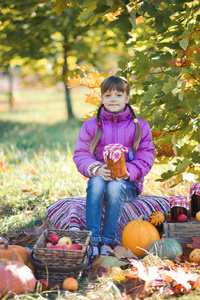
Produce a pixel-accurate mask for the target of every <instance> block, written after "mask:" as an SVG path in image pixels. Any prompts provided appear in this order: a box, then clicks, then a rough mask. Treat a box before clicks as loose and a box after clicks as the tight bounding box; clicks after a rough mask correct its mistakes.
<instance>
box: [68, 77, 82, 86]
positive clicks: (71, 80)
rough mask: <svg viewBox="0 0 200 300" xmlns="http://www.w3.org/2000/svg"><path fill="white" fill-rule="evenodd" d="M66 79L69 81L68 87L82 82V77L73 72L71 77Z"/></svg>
mask: <svg viewBox="0 0 200 300" xmlns="http://www.w3.org/2000/svg"><path fill="white" fill-rule="evenodd" d="M68 81H69V83H70V85H71V86H70V87H69V88H70V89H73V88H75V87H77V86H80V85H81V84H82V78H81V76H80V75H79V74H74V77H73V78H68Z"/></svg>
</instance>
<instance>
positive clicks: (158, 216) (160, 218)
mask: <svg viewBox="0 0 200 300" xmlns="http://www.w3.org/2000/svg"><path fill="white" fill-rule="evenodd" d="M164 221H165V216H164V214H163V213H162V212H161V211H154V212H152V214H151V215H150V217H149V222H150V223H151V224H153V225H154V226H160V225H162V224H163V222H164Z"/></svg>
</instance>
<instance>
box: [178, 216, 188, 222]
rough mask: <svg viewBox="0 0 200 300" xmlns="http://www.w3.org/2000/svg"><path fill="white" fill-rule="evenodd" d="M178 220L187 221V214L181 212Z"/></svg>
mask: <svg viewBox="0 0 200 300" xmlns="http://www.w3.org/2000/svg"><path fill="white" fill-rule="evenodd" d="M177 221H178V222H187V216H186V215H184V214H180V215H179V216H178V218H177Z"/></svg>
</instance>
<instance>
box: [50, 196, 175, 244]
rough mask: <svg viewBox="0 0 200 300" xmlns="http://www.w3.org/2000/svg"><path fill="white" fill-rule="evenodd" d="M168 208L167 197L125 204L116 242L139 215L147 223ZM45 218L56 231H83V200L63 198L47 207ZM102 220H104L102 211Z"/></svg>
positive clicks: (150, 197) (148, 197)
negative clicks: (155, 212)
mask: <svg viewBox="0 0 200 300" xmlns="http://www.w3.org/2000/svg"><path fill="white" fill-rule="evenodd" d="M104 208H105V207H104ZM169 208H170V202H169V198H167V197H158V196H151V195H150V196H146V195H140V196H138V197H137V198H135V200H133V201H131V202H126V203H125V204H124V208H123V212H122V215H121V218H120V221H119V225H118V228H117V234H116V242H117V243H119V244H121V236H122V231H123V229H124V227H125V226H126V224H127V223H128V222H129V221H132V220H135V219H137V218H138V217H139V216H140V215H141V214H143V215H144V218H145V220H147V221H148V220H149V216H150V215H151V213H152V212H153V211H161V212H163V213H164V212H165V211H166V210H168V209H169ZM47 217H48V218H49V220H50V222H51V223H52V225H53V226H54V227H55V228H57V229H72V228H73V229H76V228H77V229H80V230H84V229H85V198H81V197H79V198H65V199H60V200H58V201H57V202H55V203H53V204H51V205H50V206H49V207H47ZM102 219H104V209H103V216H102ZM102 223H103V222H102ZM101 227H102V224H101ZM101 230H102V228H101Z"/></svg>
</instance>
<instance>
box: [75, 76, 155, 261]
mask: <svg viewBox="0 0 200 300" xmlns="http://www.w3.org/2000/svg"><path fill="white" fill-rule="evenodd" d="M129 93H130V87H129V84H128V82H127V81H126V80H125V79H124V78H122V77H118V76H109V77H108V78H106V79H105V80H104V81H103V82H102V84H101V98H102V104H101V105H100V107H99V108H98V111H97V116H96V117H93V118H91V119H89V120H87V121H86V122H85V123H84V124H83V126H82V128H81V130H80V134H79V138H78V141H77V144H76V147H75V151H74V157H73V159H74V162H75V164H76V166H77V169H78V171H79V172H80V173H81V174H83V175H84V176H85V177H88V178H89V182H88V186H87V196H86V230H91V231H92V242H93V254H94V255H98V254H108V253H107V247H105V245H108V246H110V247H113V246H114V245H115V234H116V230H117V226H118V222H119V219H120V216H121V214H122V210H123V205H124V202H125V201H131V200H133V199H134V198H135V197H137V196H138V195H139V194H141V192H142V190H143V181H144V176H145V175H147V174H148V173H149V171H150V169H151V167H152V166H153V163H154V145H153V143H152V134H151V130H150V127H149V125H148V123H147V122H145V121H144V120H142V119H140V118H136V116H135V113H134V111H133V109H132V107H131V106H130V104H129V99H130V94H129ZM115 143H118V144H121V145H123V146H125V147H126V148H128V153H125V160H126V167H127V173H126V175H125V176H124V177H123V178H116V179H115V180H114V179H112V178H111V173H110V170H109V169H108V168H107V165H106V164H105V162H104V157H103V150H104V147H105V146H107V145H109V144H115ZM103 203H105V217H104V223H103V231H102V233H101V232H100V224H101V221H102V208H103Z"/></svg>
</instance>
